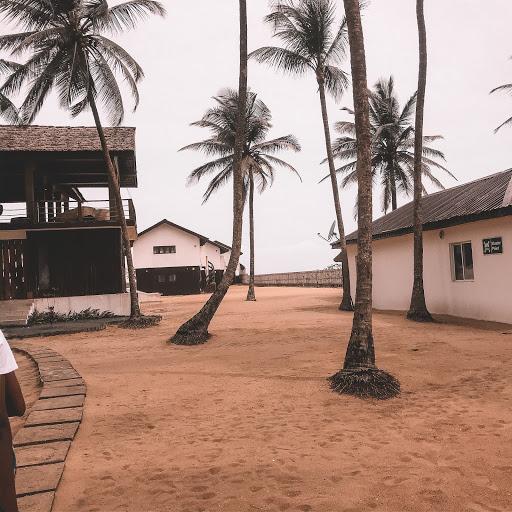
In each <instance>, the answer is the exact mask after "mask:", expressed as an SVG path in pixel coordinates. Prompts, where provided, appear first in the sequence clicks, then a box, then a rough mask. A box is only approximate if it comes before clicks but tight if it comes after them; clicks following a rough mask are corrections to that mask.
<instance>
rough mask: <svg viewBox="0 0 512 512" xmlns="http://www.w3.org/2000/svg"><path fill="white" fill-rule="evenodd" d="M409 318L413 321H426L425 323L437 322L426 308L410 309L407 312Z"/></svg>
mask: <svg viewBox="0 0 512 512" xmlns="http://www.w3.org/2000/svg"><path fill="white" fill-rule="evenodd" d="M407 320H412V321H413V322H425V323H428V322H430V323H432V322H435V320H434V319H433V318H432V315H431V314H430V313H429V312H428V311H427V310H426V309H425V310H416V309H410V310H409V311H408V312H407Z"/></svg>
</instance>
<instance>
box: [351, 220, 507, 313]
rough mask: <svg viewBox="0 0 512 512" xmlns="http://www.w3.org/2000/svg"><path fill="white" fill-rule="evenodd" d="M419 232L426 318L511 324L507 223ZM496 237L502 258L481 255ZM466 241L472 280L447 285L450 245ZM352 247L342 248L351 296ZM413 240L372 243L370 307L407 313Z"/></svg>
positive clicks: (405, 237) (406, 237)
mask: <svg viewBox="0 0 512 512" xmlns="http://www.w3.org/2000/svg"><path fill="white" fill-rule="evenodd" d="M440 231H441V230H440V229H437V230H434V231H425V232H424V286H425V296H426V300H427V306H428V308H429V311H430V312H431V313H437V314H446V315H454V316H459V317H465V318H474V319H478V320H489V321H495V322H505V323H512V218H511V217H502V218H498V219H489V220H481V221H477V222H471V223H468V224H461V225H459V226H453V227H449V228H444V229H443V231H444V233H445V236H444V238H443V239H441V238H440V237H439V233H440ZM495 237H501V238H502V239H503V254H491V255H484V254H483V249H482V240H483V239H484V238H495ZM468 241H471V244H472V250H473V268H474V275H475V277H474V280H473V281H453V280H452V272H451V258H450V244H452V243H457V242H468ZM356 251H357V246H356V245H352V244H351V245H349V246H348V255H349V267H350V277H351V279H350V282H351V285H352V294H353V296H355V292H356V269H355V254H356ZM412 282H413V236H412V234H409V235H403V236H399V237H392V238H387V239H382V240H375V241H374V242H373V307H374V308H375V309H384V310H403V311H406V310H407V309H409V303H410V299H411V290H412Z"/></svg>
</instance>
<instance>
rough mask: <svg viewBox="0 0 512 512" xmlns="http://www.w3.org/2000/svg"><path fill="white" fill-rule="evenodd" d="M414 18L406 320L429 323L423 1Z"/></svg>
mask: <svg viewBox="0 0 512 512" xmlns="http://www.w3.org/2000/svg"><path fill="white" fill-rule="evenodd" d="M416 18H417V23H418V41H419V71H418V101H417V103H416V127H415V130H414V271H413V273H414V278H413V279H414V280H413V285H412V293H411V304H410V306H409V311H408V312H407V318H408V319H409V320H414V321H416V322H433V321H434V319H433V318H432V315H431V314H430V312H429V311H428V309H427V302H426V300H425V288H424V287H423V216H422V212H421V202H422V201H421V196H422V192H423V184H422V182H421V176H422V174H424V170H423V163H422V155H423V154H424V152H425V147H424V146H423V140H424V138H423V118H424V114H425V91H426V88H427V61H428V55H427V29H426V27H425V12H424V8H423V0H416ZM423 158H424V157H423Z"/></svg>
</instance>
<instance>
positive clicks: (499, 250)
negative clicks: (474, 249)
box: [482, 236, 503, 254]
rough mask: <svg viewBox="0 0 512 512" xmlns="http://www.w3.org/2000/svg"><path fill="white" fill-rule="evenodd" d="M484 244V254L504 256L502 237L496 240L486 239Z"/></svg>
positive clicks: (483, 241)
mask: <svg viewBox="0 0 512 512" xmlns="http://www.w3.org/2000/svg"><path fill="white" fill-rule="evenodd" d="M482 244H483V248H484V254H503V239H502V238H501V236H500V237H496V238H484V239H483V240H482Z"/></svg>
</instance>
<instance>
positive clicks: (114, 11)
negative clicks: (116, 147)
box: [0, 0, 165, 326]
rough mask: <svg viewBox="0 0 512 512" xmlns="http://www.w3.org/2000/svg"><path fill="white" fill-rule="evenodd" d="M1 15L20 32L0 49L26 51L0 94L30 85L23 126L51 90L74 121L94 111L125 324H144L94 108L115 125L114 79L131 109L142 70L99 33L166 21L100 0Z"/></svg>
mask: <svg viewBox="0 0 512 512" xmlns="http://www.w3.org/2000/svg"><path fill="white" fill-rule="evenodd" d="M0 13H2V14H4V15H5V16H6V17H7V18H8V19H10V20H14V21H17V22H18V23H19V24H20V25H21V27H22V28H23V29H25V32H21V33H17V34H10V35H5V36H0V50H8V51H11V52H12V53H13V54H14V55H20V54H23V53H24V52H26V51H30V52H32V55H31V57H30V58H29V59H28V61H27V62H26V63H25V64H23V65H21V66H19V67H17V68H16V69H15V70H14V72H13V73H12V74H11V75H10V77H9V78H8V79H7V81H6V82H5V84H4V85H3V87H2V91H3V92H4V93H5V94H7V95H9V94H11V93H17V92H19V91H20V90H21V89H22V88H23V87H24V86H25V85H27V86H28V92H27V94H26V95H25V99H24V101H23V104H22V106H21V108H20V111H21V114H22V120H23V123H25V124H30V123H32V121H33V120H34V119H35V117H36V116H37V114H38V112H39V111H40V109H41V107H42V106H43V104H44V102H45V101H46V98H47V97H48V94H49V93H50V91H51V90H52V89H54V88H55V89H56V90H57V92H58V95H59V100H60V104H61V106H62V107H63V108H65V109H66V110H68V111H69V112H70V113H71V115H72V116H78V115H79V114H81V113H82V112H84V110H86V109H87V108H90V109H91V111H92V114H93V117H94V122H95V124H96V129H97V131H98V136H99V139H100V142H101V148H102V151H103V158H104V160H105V166H106V169H107V173H108V178H109V187H110V189H111V191H112V193H113V195H114V198H115V207H116V211H117V217H118V222H119V224H120V227H121V232H122V237H123V248H124V255H125V258H126V263H127V267H128V277H129V281H130V298H131V313H130V322H128V323H127V325H128V326H130V325H133V326H144V325H145V324H146V323H148V324H149V323H151V321H148V320H142V319H141V313H140V306H139V300H138V296H137V283H136V278H135V268H134V266H133V257H132V252H131V247H130V239H129V236H128V228H127V225H126V218H125V215H124V211H123V205H122V199H121V190H120V184H119V176H118V175H117V171H116V169H115V168H114V164H113V163H112V159H111V157H110V152H109V149H108V143H107V140H106V137H105V132H104V130H103V125H102V123H101V120H100V115H99V112H98V107H97V101H98V100H99V101H100V102H101V103H102V104H103V106H104V108H105V110H106V111H107V113H108V115H109V118H110V121H111V123H112V124H113V125H115V126H117V125H119V124H121V122H122V121H123V117H124V103H123V97H122V94H121V91H120V88H119V84H118V82H117V79H116V74H117V75H119V76H121V77H122V78H123V79H124V80H125V82H126V84H127V85H128V88H129V90H130V93H131V95H132V97H133V98H134V100H135V108H137V105H138V103H139V93H138V90H137V82H138V81H139V80H140V79H141V78H142V77H143V76H144V74H143V71H142V68H141V67H140V66H139V64H137V62H136V61H135V60H134V59H133V58H132V57H131V56H130V55H129V53H128V52H127V51H126V50H125V49H123V48H122V47H121V46H119V45H118V44H117V43H115V42H114V41H112V40H111V39H109V38H107V37H106V36H105V35H103V34H104V33H108V32H112V33H120V32H123V31H125V30H127V29H132V28H134V27H135V26H136V24H137V22H138V21H139V20H140V19H144V18H146V17H147V16H148V15H150V14H155V15H159V16H164V14H165V9H164V7H163V6H162V5H161V4H160V3H159V2H156V1H153V0H130V1H128V2H125V3H122V4H119V5H116V6H113V7H109V5H108V3H107V1H106V0H60V1H54V2H49V1H48V0H17V1H16V2H11V1H7V0H2V1H0Z"/></svg>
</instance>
